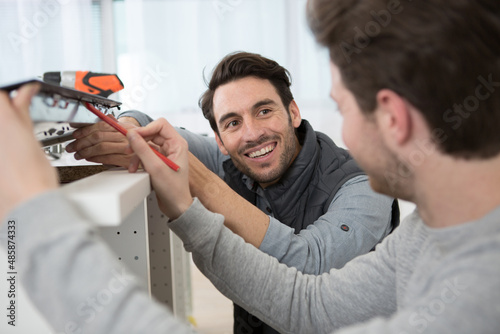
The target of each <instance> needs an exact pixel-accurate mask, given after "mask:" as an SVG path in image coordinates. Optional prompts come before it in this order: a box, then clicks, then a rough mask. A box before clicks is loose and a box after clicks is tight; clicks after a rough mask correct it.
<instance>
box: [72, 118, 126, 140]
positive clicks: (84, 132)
mask: <svg viewBox="0 0 500 334" xmlns="http://www.w3.org/2000/svg"><path fill="white" fill-rule="evenodd" d="M95 132H116V130H115V129H113V127H112V126H111V125H109V124H107V123H106V122H102V121H99V122H97V123H95V124H93V125H89V126H84V127H82V128H79V129H77V130H75V132H73V138H75V139H80V138H85V137H87V136H89V135H90V134H92V133H95Z"/></svg>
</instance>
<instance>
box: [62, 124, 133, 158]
mask: <svg viewBox="0 0 500 334" xmlns="http://www.w3.org/2000/svg"><path fill="white" fill-rule="evenodd" d="M118 123H120V125H121V126H123V127H124V128H125V129H127V130H130V129H134V128H136V127H138V126H139V123H137V121H136V120H135V119H133V118H131V117H122V118H120V119H119V120H118ZM73 137H74V138H75V139H76V140H75V141H73V142H72V143H70V144H69V145H68V146H66V151H67V152H68V153H73V152H75V159H77V160H80V159H86V160H88V161H92V162H97V163H102V164H107V165H116V166H121V167H125V168H127V167H128V166H129V165H130V161H131V159H132V155H133V154H132V152H131V151H130V150H129V142H128V140H127V138H125V136H123V135H122V134H121V133H120V132H118V131H116V130H115V129H114V128H113V127H112V126H110V125H108V124H106V123H105V122H97V123H96V124H93V125H89V126H86V127H83V128H80V129H78V130H75V132H73Z"/></svg>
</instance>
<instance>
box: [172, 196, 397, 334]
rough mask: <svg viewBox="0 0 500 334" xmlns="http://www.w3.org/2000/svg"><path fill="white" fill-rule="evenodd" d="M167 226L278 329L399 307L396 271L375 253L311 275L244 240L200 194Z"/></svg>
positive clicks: (207, 269)
mask: <svg viewBox="0 0 500 334" xmlns="http://www.w3.org/2000/svg"><path fill="white" fill-rule="evenodd" d="M169 226H170V228H171V229H172V230H173V231H174V232H175V233H176V234H177V235H178V236H179V237H180V238H181V239H182V240H183V242H184V245H185V248H186V250H187V251H190V252H193V259H194V261H195V263H196V265H197V266H198V267H199V268H200V270H201V271H202V272H203V273H204V275H205V276H207V277H208V278H209V279H210V280H211V281H212V283H213V284H214V285H215V286H216V287H217V288H218V289H219V290H220V291H221V292H222V293H223V294H225V295H226V296H227V297H228V298H230V299H231V300H233V301H234V302H235V303H237V304H238V305H241V306H242V307H244V308H245V309H246V310H248V311H249V312H250V313H252V314H254V315H255V316H256V317H258V318H259V319H262V320H263V321H264V322H266V323H267V324H269V325H270V326H272V327H274V328H276V329H277V330H278V331H279V332H280V333H330V332H331V331H333V330H335V329H337V328H339V327H342V326H346V325H349V324H352V323H355V322H359V321H365V320H367V319H368V318H369V317H371V316H373V315H381V316H388V315H389V314H390V313H391V312H393V311H394V309H395V294H394V293H393V292H394V284H395V282H394V277H392V276H390V274H389V272H392V271H390V270H385V269H388V268H386V265H385V263H386V262H385V261H383V260H379V259H374V257H375V256H374V254H373V253H372V254H370V256H371V258H364V259H361V260H358V265H357V266H354V265H353V266H351V267H349V268H344V269H343V271H342V272H341V271H332V272H330V274H324V275H321V276H309V275H303V274H301V273H300V272H298V271H297V270H296V269H295V268H289V267H287V266H285V265H283V264H280V263H279V262H278V261H277V260H276V259H275V258H273V257H271V256H269V255H267V254H264V253H262V252H260V251H259V250H257V249H255V248H254V247H252V246H251V245H248V244H247V243H245V242H244V240H243V239H242V238H240V237H238V236H237V235H235V234H233V233H232V232H231V231H230V230H228V229H227V228H224V225H223V217H222V216H220V215H217V214H214V213H211V212H209V211H207V210H206V209H205V208H203V206H202V205H201V204H200V202H199V201H198V200H196V199H195V202H194V203H193V205H192V206H191V207H190V209H189V210H188V211H187V212H185V213H184V214H183V215H182V216H181V217H179V218H178V219H177V220H175V221H173V222H172V223H170V224H169ZM367 281H368V282H369V284H367ZM387 294H389V296H386V295H387ZM386 297H387V298H386Z"/></svg>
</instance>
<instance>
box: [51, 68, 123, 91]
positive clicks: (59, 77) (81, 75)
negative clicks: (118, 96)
mask: <svg viewBox="0 0 500 334" xmlns="http://www.w3.org/2000/svg"><path fill="white" fill-rule="evenodd" d="M42 80H43V81H45V82H47V83H51V84H55V85H60V86H64V87H69V88H73V89H76V90H79V91H82V92H86V93H90V94H96V95H99V96H102V97H108V96H110V95H111V94H113V93H115V92H117V91H119V90H122V89H123V83H122V81H121V80H120V78H118V76H117V75H116V74H106V73H94V72H90V71H64V72H46V73H44V74H43V78H42Z"/></svg>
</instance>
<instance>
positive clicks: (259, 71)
mask: <svg viewBox="0 0 500 334" xmlns="http://www.w3.org/2000/svg"><path fill="white" fill-rule="evenodd" d="M250 76H254V77H257V78H261V79H267V80H269V81H270V82H271V84H272V85H273V86H274V88H275V89H276V91H277V93H278V95H279V96H280V98H281V102H282V103H283V105H284V106H285V108H287V110H288V107H289V105H290V102H292V100H293V95H292V92H291V91H290V86H291V76H290V73H289V72H288V70H287V69H286V68H284V67H283V66H281V65H280V64H278V63H277V62H275V61H274V60H271V59H268V58H266V57H263V56H261V55H259V54H256V53H250V52H242V51H238V52H234V53H230V54H228V55H227V56H225V57H224V58H223V59H222V60H221V61H220V62H219V63H218V64H217V66H215V68H214V70H213V72H212V77H211V79H210V82H209V83H208V84H207V86H208V89H207V90H206V91H205V92H204V93H203V95H202V96H201V97H200V99H199V101H198V105H199V106H200V108H201V110H202V112H203V116H205V118H206V119H208V121H209V123H210V126H211V127H212V130H214V131H215V132H216V133H217V134H219V130H218V128H217V122H216V121H215V117H214V111H213V99H214V94H215V90H216V89H217V88H218V87H219V86H221V85H224V84H226V83H229V82H232V81H235V80H238V79H242V78H245V77H250Z"/></svg>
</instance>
